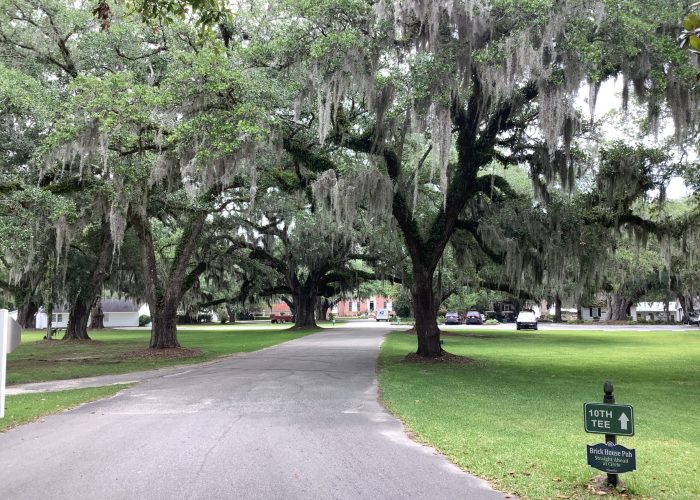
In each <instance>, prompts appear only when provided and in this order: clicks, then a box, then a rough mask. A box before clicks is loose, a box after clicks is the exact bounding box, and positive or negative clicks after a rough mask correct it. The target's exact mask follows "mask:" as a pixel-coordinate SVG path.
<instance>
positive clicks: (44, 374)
mask: <svg viewBox="0 0 700 500" xmlns="http://www.w3.org/2000/svg"><path fill="white" fill-rule="evenodd" d="M288 328H289V325H270V324H241V325H222V326H215V327H205V326H190V327H187V328H186V329H183V330H182V331H180V332H178V339H179V341H180V345H182V346H183V347H189V348H198V349H201V350H202V351H203V353H204V354H203V355H202V356H198V357H195V358H189V359H187V360H167V359H153V358H146V359H142V358H141V359H125V358H124V354H125V353H129V352H133V351H138V350H142V349H145V348H147V347H148V340H149V338H150V332H149V331H146V330H135V331H127V330H103V331H97V330H94V331H90V332H89V333H90V337H91V338H92V339H93V341H94V342H61V341H51V342H46V341H42V340H41V339H42V338H43V336H44V332H43V331H36V330H34V331H31V330H28V331H24V332H22V343H21V344H20V346H19V347H18V348H17V349H16V350H15V351H14V352H12V353H11V354H10V355H9V356H8V363H7V365H8V366H7V384H8V385H12V384H20V383H26V382H40V381H46V380H62V379H70V378H79V377H91V376H96V375H107V374H117V373H127V372H132V371H138V370H149V369H154V368H160V367H164V366H172V365H176V364H182V363H199V362H202V361H208V360H211V359H214V358H217V357H220V356H224V355H227V354H232V353H237V352H249V351H256V350H258V349H262V348H264V347H269V346H271V345H275V344H279V343H281V342H286V341H287V340H292V339H296V338H299V337H303V336H304V335H308V334H309V333H312V332H314V331H318V330H307V331H294V332H290V331H286V330H287V329H288Z"/></svg>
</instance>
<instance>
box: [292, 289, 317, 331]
mask: <svg viewBox="0 0 700 500" xmlns="http://www.w3.org/2000/svg"><path fill="white" fill-rule="evenodd" d="M294 305H295V310H294V328H295V329H301V328H317V325H316V319H315V315H314V310H315V309H316V307H315V306H316V294H315V293H314V292H313V290H311V289H309V288H308V287H300V288H299V289H298V290H297V291H296V293H295V294H294Z"/></svg>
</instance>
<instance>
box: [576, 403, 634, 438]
mask: <svg viewBox="0 0 700 500" xmlns="http://www.w3.org/2000/svg"><path fill="white" fill-rule="evenodd" d="M583 426H584V428H585V429H586V432H592V433H594V434H614V435H618V436H634V413H633V411H632V405H614V404H606V403H584V404H583Z"/></svg>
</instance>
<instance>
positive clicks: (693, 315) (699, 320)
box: [683, 311, 700, 325]
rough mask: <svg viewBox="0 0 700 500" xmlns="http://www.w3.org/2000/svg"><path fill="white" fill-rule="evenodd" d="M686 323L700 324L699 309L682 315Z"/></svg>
mask: <svg viewBox="0 0 700 500" xmlns="http://www.w3.org/2000/svg"><path fill="white" fill-rule="evenodd" d="M683 323H685V324H686V325H700V311H692V312H689V313H688V314H686V315H685V316H683Z"/></svg>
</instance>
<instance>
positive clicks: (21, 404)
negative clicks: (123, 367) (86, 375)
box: [0, 384, 129, 432]
mask: <svg viewBox="0 0 700 500" xmlns="http://www.w3.org/2000/svg"><path fill="white" fill-rule="evenodd" d="M127 387H129V385H128V384H119V385H110V386H106V387H91V388H89V389H70V390H67V391H59V392H43V393H36V394H20V395H16V396H7V397H6V398H5V418H2V419H0V432H4V431H6V430H7V429H10V428H12V427H16V426H18V425H22V424H26V423H28V422H32V421H34V420H37V419H38V418H41V417H44V416H46V415H50V414H52V413H58V412H60V411H63V410H66V409H69V408H74V407H76V406H78V405H81V404H83V403H88V402H90V401H95V400H97V399H103V398H107V397H110V396H113V395H114V394H116V393H117V392H119V391H121V390H122V389H126V388H127Z"/></svg>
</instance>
